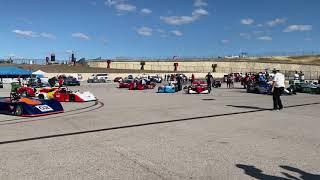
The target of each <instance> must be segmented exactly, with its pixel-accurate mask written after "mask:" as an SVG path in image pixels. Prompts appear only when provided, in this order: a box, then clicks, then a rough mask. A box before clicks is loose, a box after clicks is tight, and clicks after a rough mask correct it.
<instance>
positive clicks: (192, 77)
mask: <svg viewBox="0 0 320 180" xmlns="http://www.w3.org/2000/svg"><path fill="white" fill-rule="evenodd" d="M194 79H195V77H194V74H192V75H191V84H193V82H194Z"/></svg>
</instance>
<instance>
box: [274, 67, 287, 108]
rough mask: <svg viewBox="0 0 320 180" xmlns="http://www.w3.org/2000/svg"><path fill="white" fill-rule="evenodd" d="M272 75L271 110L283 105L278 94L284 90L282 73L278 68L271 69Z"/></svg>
mask: <svg viewBox="0 0 320 180" xmlns="http://www.w3.org/2000/svg"><path fill="white" fill-rule="evenodd" d="M273 73H274V77H273V83H272V94H273V110H276V111H277V110H282V109H283V105H282V101H281V98H280V96H281V95H282V93H283V92H284V87H285V84H284V80H285V78H284V75H283V74H282V73H280V72H279V70H276V69H274V70H273Z"/></svg>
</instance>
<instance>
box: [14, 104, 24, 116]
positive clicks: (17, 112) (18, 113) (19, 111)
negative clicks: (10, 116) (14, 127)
mask: <svg viewBox="0 0 320 180" xmlns="http://www.w3.org/2000/svg"><path fill="white" fill-rule="evenodd" d="M22 113H23V109H22V106H20V105H17V106H16V108H15V110H14V115H15V116H22Z"/></svg>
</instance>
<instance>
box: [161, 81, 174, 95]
mask: <svg viewBox="0 0 320 180" xmlns="http://www.w3.org/2000/svg"><path fill="white" fill-rule="evenodd" d="M177 91H178V87H177V86H176V85H175V84H171V83H169V84H167V85H163V86H159V87H158V93H176V92H177Z"/></svg>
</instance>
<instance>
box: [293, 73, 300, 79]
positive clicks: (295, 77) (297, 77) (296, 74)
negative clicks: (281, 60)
mask: <svg viewBox="0 0 320 180" xmlns="http://www.w3.org/2000/svg"><path fill="white" fill-rule="evenodd" d="M299 77H300V76H299V74H298V71H296V72H295V73H294V80H299Z"/></svg>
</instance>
